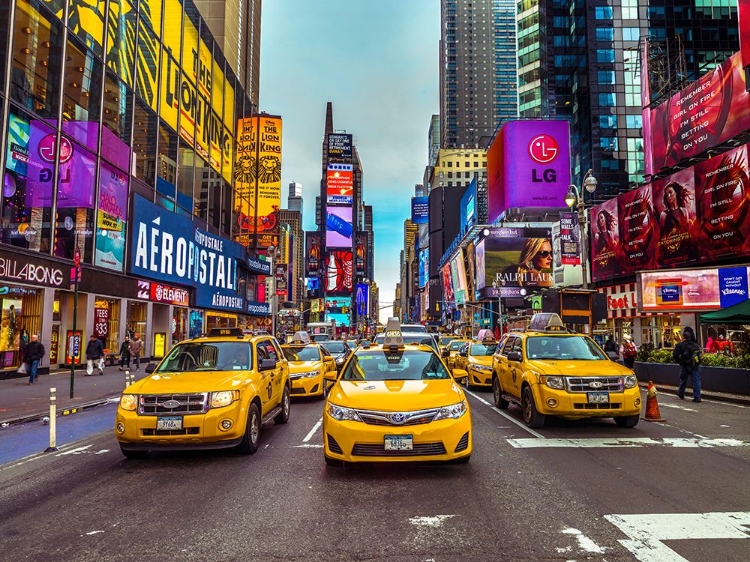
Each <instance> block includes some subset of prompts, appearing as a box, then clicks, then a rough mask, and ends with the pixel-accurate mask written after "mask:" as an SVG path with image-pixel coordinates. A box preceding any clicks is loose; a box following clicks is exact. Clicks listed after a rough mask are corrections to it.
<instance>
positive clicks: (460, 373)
mask: <svg viewBox="0 0 750 562" xmlns="http://www.w3.org/2000/svg"><path fill="white" fill-rule="evenodd" d="M451 374H452V375H453V378H454V379H458V380H461V379H465V378H468V376H469V373H467V372H466V371H464V370H463V369H453V373H451Z"/></svg>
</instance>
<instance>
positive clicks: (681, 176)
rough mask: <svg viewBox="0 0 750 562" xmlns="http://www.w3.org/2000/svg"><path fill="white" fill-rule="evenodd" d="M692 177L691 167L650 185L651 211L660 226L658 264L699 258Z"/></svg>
mask: <svg viewBox="0 0 750 562" xmlns="http://www.w3.org/2000/svg"><path fill="white" fill-rule="evenodd" d="M694 177H695V176H694V173H693V169H692V168H689V169H687V170H682V171H680V172H677V173H676V174H672V175H671V176H667V177H666V178H662V179H660V180H657V181H655V182H653V184H652V191H653V201H654V214H655V216H656V217H657V224H658V227H659V242H658V244H657V253H658V256H657V261H658V263H659V265H664V266H674V265H679V264H682V265H684V264H687V263H691V262H695V261H697V259H698V248H697V246H696V244H695V241H696V240H695V237H696V234H697V232H696V229H697V227H698V223H697V221H696V217H695V182H694ZM626 195H627V194H626ZM621 198H622V197H618V199H621ZM626 257H627V256H626ZM641 269H648V268H646V267H642V268H641Z"/></svg>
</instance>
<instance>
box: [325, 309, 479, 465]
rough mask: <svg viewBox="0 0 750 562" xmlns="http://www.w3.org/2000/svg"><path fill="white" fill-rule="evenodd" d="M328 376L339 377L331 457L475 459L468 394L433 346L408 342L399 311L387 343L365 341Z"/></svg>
mask: <svg viewBox="0 0 750 562" xmlns="http://www.w3.org/2000/svg"><path fill="white" fill-rule="evenodd" d="M459 374H460V373H459ZM464 375H465V373H464ZM326 379H328V380H329V381H331V382H334V381H335V382H334V384H333V385H332V386H331V388H330V390H329V391H328V396H327V397H326V402H325V404H324V407H323V452H324V457H325V461H326V463H327V464H329V465H339V464H341V463H343V462H381V461H383V462H407V461H412V462H414V461H420V462H424V461H438V462H455V463H465V462H468V461H469V458H470V457H471V452H472V426H471V411H470V409H469V403H468V401H467V399H466V395H465V394H464V392H463V389H462V388H461V386H460V385H459V384H458V383H457V382H456V380H455V379H454V378H453V376H451V374H450V372H449V371H448V369H447V368H446V366H445V364H444V363H443V361H442V360H441V359H440V357H439V356H438V354H437V353H436V352H435V350H434V348H433V347H431V346H428V345H425V344H422V343H405V342H404V338H403V337H402V333H401V331H400V325H399V322H398V318H390V319H389V320H388V323H387V325H386V328H385V337H384V341H383V344H382V345H372V346H367V345H363V346H360V347H359V348H358V349H357V350H356V351H355V352H354V353H353V354H352V355H351V357H350V358H349V359H348V361H347V362H346V364H345V365H344V367H343V369H342V370H341V373H340V374H339V375H338V377H337V376H336V374H335V373H329V374H327V375H326Z"/></svg>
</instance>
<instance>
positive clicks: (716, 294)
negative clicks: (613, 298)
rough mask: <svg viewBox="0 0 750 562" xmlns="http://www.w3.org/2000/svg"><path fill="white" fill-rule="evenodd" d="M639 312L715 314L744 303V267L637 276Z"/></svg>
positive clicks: (745, 278)
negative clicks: (705, 311) (712, 311)
mask: <svg viewBox="0 0 750 562" xmlns="http://www.w3.org/2000/svg"><path fill="white" fill-rule="evenodd" d="M638 290H639V296H640V298H639V301H640V303H641V310H642V311H644V312H689V311H699V310H716V309H719V308H726V307H728V306H732V305H734V304H738V303H740V302H743V301H746V300H747V298H748V267H747V266H741V267H725V268H718V269H682V270H673V271H644V272H641V273H639V274H638Z"/></svg>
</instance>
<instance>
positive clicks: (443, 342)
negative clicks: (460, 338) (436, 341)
mask: <svg viewBox="0 0 750 562" xmlns="http://www.w3.org/2000/svg"><path fill="white" fill-rule="evenodd" d="M455 339H456V336H443V337H441V338H440V345H442V346H446V345H448V344H449V343H450V342H452V341H453V340H455Z"/></svg>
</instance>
